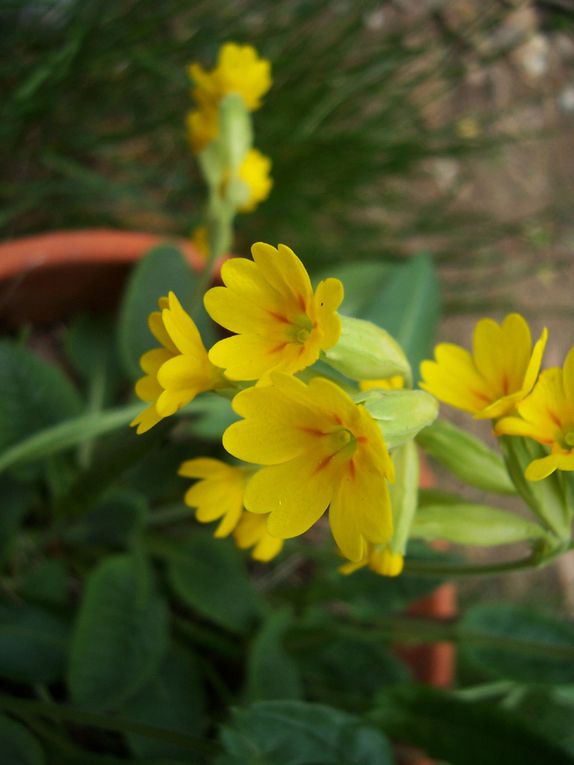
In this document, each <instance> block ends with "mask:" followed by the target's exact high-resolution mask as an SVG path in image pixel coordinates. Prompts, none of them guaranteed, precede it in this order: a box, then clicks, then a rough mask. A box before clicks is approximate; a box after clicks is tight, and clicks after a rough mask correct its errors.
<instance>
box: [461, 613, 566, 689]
mask: <svg viewBox="0 0 574 765" xmlns="http://www.w3.org/2000/svg"><path fill="white" fill-rule="evenodd" d="M458 630H460V631H461V632H460V635H461V648H460V650H461V654H462V656H464V658H466V659H467V660H468V661H469V662H470V663H472V664H473V665H474V666H475V667H477V668H478V669H480V670H481V671H482V672H484V673H485V675H487V676H488V677H496V678H505V679H510V680H517V681H519V682H524V683H573V682H574V625H572V624H569V623H567V622H565V621H563V620H560V619H557V618H556V617H553V616H550V615H547V614H545V613H542V612H539V611H535V610H534V609H531V608H528V607H525V606H520V605H515V604H512V603H504V604H502V603H501V604H485V605H478V606H474V607H473V608H471V609H470V610H468V611H467V612H466V613H465V614H464V616H463V617H462V619H461V621H460V623H459V627H458ZM465 636H466V637H465Z"/></svg>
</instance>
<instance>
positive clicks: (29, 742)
mask: <svg viewBox="0 0 574 765" xmlns="http://www.w3.org/2000/svg"><path fill="white" fill-rule="evenodd" d="M0 757H1V758H2V759H1V761H2V763H6V765H43V763H44V762H45V760H44V754H43V752H42V750H41V749H40V746H39V745H38V742H37V741H36V739H35V738H34V737H33V736H32V734H31V733H29V732H28V731H27V730H26V728H25V727H24V726H23V725H20V723H17V722H15V721H14V720H11V719H10V718H9V717H5V716H4V715H0Z"/></svg>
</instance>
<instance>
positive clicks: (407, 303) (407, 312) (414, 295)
mask: <svg viewBox="0 0 574 765" xmlns="http://www.w3.org/2000/svg"><path fill="white" fill-rule="evenodd" d="M439 317H440V288H439V283H438V277H437V274H436V269H435V267H434V264H433V261H432V258H431V257H430V256H428V255H417V256H416V257H413V258H411V259H410V260H409V261H407V262H406V263H405V264H404V265H400V266H396V267H395V268H394V269H393V272H392V273H391V275H390V278H389V279H388V280H387V281H386V283H385V285H384V288H383V289H382V290H381V291H380V293H379V294H378V296H377V299H376V300H375V301H373V303H372V304H371V305H370V306H368V307H367V308H366V309H365V310H363V311H362V312H361V316H360V318H362V319H368V320H369V321H373V322H375V324H379V325H380V326H381V327H384V329H386V330H387V332H389V333H390V334H391V335H392V336H393V337H394V338H395V340H396V341H397V342H398V343H399V345H400V346H401V347H402V349H403V350H404V352H405V353H406V355H407V357H408V359H409V361H410V363H411V367H412V369H413V377H414V378H415V380H416V379H417V378H418V369H419V365H420V362H421V361H422V360H423V359H425V358H427V357H428V356H429V355H430V353H431V350H432V346H433V343H434V338H435V333H436V328H437V325H438V320H439Z"/></svg>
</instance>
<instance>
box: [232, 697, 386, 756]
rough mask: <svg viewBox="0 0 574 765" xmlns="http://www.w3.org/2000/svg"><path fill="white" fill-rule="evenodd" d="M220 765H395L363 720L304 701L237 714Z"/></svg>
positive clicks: (263, 704) (265, 704) (264, 705)
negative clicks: (309, 764)
mask: <svg viewBox="0 0 574 765" xmlns="http://www.w3.org/2000/svg"><path fill="white" fill-rule="evenodd" d="M222 742H223V746H224V748H225V750H226V752H227V756H223V757H221V758H219V759H218V760H217V765H255V763H257V765H306V764H307V763H317V765H319V764H320V765H362V764H363V763H367V762H369V763H371V762H372V763H375V762H376V763H377V765H392V763H393V762H394V758H393V756H392V754H391V749H390V746H389V744H388V742H387V740H386V738H385V737H384V736H383V735H382V733H379V732H378V731H377V730H375V729H374V728H372V727H370V726H368V725H366V724H364V723H363V722H362V721H361V720H360V718H357V717H352V716H351V715H348V714H344V713H343V712H340V711H339V710H337V709H334V708H332V707H327V706H321V705H319V704H308V703H304V702H301V701H268V702H261V703H258V704H253V705H252V706H250V707H246V708H244V709H240V710H237V711H236V712H235V714H234V716H233V719H232V722H231V725H229V726H228V727H226V728H224V730H223V732H222Z"/></svg>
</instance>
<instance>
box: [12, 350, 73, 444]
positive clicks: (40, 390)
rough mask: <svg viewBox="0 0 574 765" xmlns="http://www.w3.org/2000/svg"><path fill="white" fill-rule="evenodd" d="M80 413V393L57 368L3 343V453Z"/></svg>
mask: <svg viewBox="0 0 574 765" xmlns="http://www.w3.org/2000/svg"><path fill="white" fill-rule="evenodd" d="M80 409H81V404H80V397H79V395H78V392H77V391H76V389H75V388H74V387H73V386H72V384H71V383H70V381H69V380H68V379H67V378H66V377H64V375H63V373H62V372H61V371H60V370H59V369H58V368H57V367H55V366H51V365H50V364H47V363H46V362H45V361H42V360H41V359H39V358H38V357H37V356H35V355H34V354H33V353H32V352H31V351H29V350H28V349H27V348H23V347H22V346H19V345H16V344H14V343H11V342H9V341H6V340H5V341H2V342H0V451H3V450H5V449H7V448H9V447H11V446H13V445H14V444H17V443H19V442H21V441H23V440H24V439H27V438H29V437H30V436H32V435H34V434H36V433H38V432H39V431H42V430H43V429H45V428H49V427H52V426H54V425H56V424H57V423H60V422H61V421H62V420H65V419H68V418H70V417H75V416H76V415H78V414H79V412H80Z"/></svg>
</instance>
